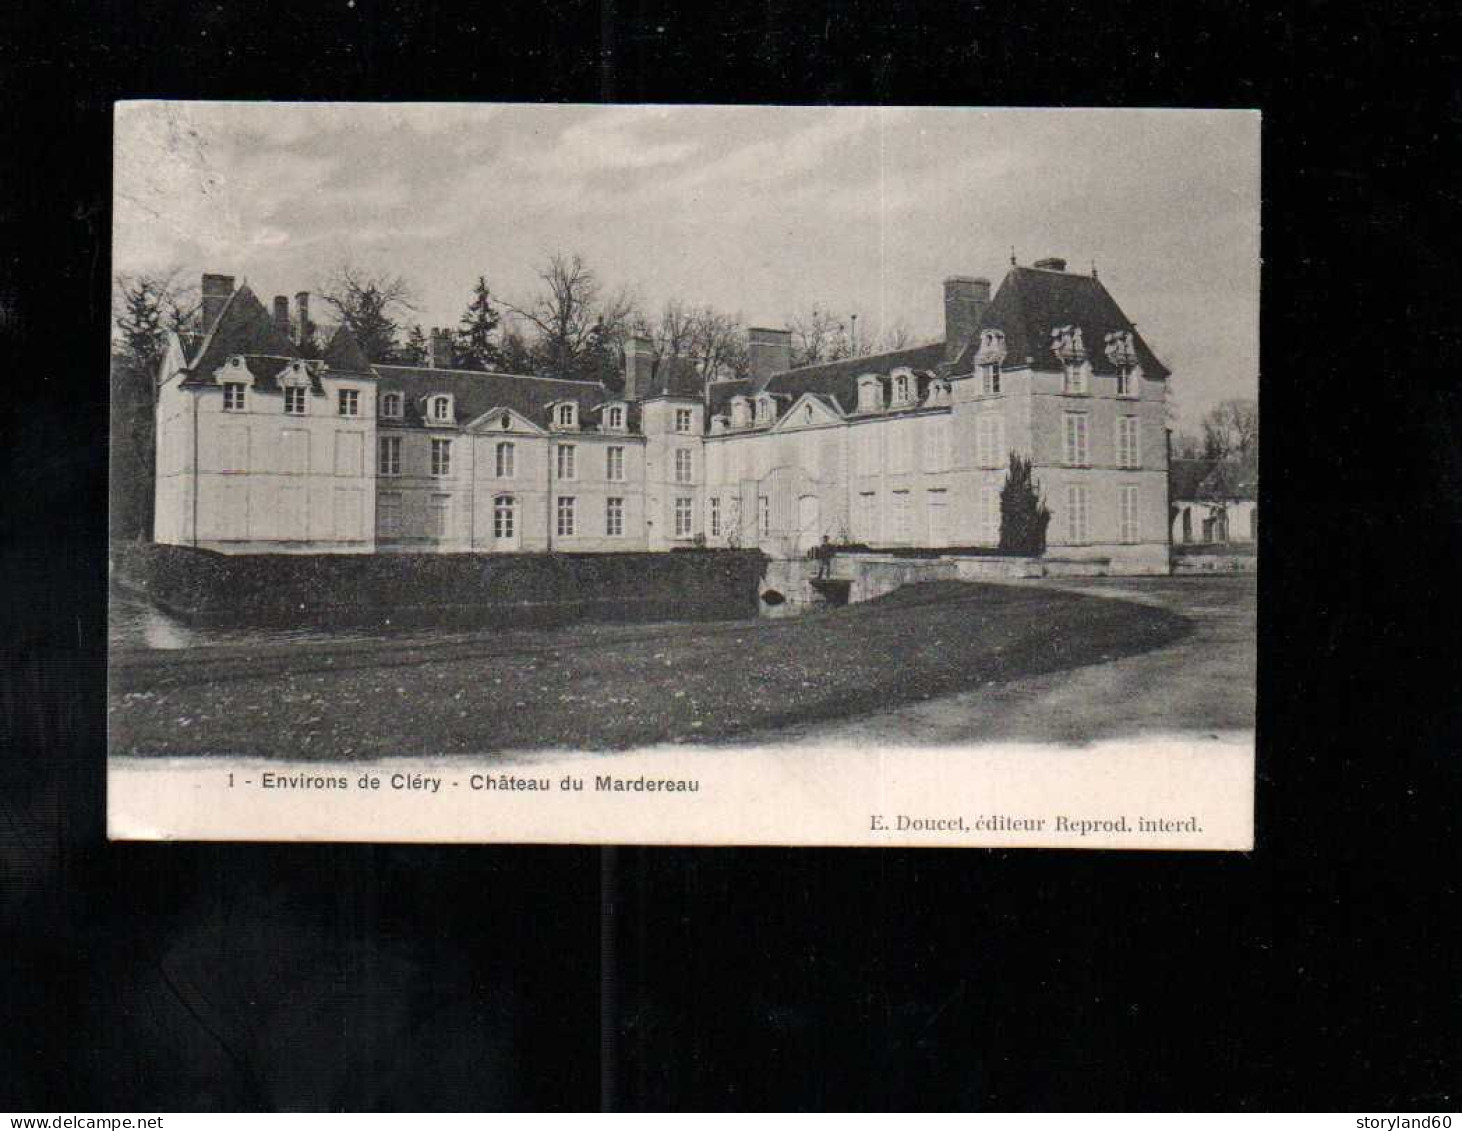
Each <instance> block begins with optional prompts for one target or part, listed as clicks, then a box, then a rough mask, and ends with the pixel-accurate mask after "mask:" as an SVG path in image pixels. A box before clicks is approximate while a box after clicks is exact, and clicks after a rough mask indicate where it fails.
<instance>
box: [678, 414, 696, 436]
mask: <svg viewBox="0 0 1462 1131" xmlns="http://www.w3.org/2000/svg"><path fill="white" fill-rule="evenodd" d="M694 419H695V417H694V414H693V413H692V412H691V410H690V409H688V408H677V409H676V410H675V430H676V431H677V432H685V433H688V432H690V428H691V421H692V420H694Z"/></svg>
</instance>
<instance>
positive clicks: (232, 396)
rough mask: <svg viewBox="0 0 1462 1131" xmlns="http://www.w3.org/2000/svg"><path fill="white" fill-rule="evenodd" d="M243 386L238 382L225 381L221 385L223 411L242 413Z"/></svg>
mask: <svg viewBox="0 0 1462 1131" xmlns="http://www.w3.org/2000/svg"><path fill="white" fill-rule="evenodd" d="M244 390H245V386H244V385H243V384H241V383H240V382H238V381H225V382H224V385H223V411H224V412H243V411H244Z"/></svg>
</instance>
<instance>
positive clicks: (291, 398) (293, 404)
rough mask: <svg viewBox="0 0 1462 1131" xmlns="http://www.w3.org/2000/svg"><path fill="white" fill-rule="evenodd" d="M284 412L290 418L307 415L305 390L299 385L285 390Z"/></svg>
mask: <svg viewBox="0 0 1462 1131" xmlns="http://www.w3.org/2000/svg"><path fill="white" fill-rule="evenodd" d="M284 411H285V413H286V415H289V416H303V415H304V414H305V390H304V388H303V387H302V386H299V385H289V386H286V387H285V390H284Z"/></svg>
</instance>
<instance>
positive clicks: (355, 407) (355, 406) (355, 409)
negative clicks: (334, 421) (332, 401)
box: [337, 389, 360, 416]
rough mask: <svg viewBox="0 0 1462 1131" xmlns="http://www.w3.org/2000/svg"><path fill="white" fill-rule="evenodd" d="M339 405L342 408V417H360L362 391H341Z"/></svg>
mask: <svg viewBox="0 0 1462 1131" xmlns="http://www.w3.org/2000/svg"><path fill="white" fill-rule="evenodd" d="M337 404H338V405H339V407H340V415H341V416H359V415H360V391H359V390H358V389H341V390H340V391H339V400H338V401H337Z"/></svg>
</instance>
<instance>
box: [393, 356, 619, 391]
mask: <svg viewBox="0 0 1462 1131" xmlns="http://www.w3.org/2000/svg"><path fill="white" fill-rule="evenodd" d="M371 365H372V366H373V367H374V368H376V369H410V370H413V371H415V372H417V373H461V374H464V375H465V376H469V377H512V378H513V379H515V380H518V381H557V382H558V383H559V384H562V385H589V386H591V387H593V388H595V389H602V388H606V386H605V384H604V382H603V381H585V380H582V379H581V378H578V377H544V376H543V375H542V374H541V373H504V372H502V371H501V370H497V369H448V368H446V367H445V366H441V365H394V364H391V363H389V362H384V361H373V362H371Z"/></svg>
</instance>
